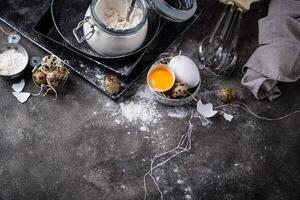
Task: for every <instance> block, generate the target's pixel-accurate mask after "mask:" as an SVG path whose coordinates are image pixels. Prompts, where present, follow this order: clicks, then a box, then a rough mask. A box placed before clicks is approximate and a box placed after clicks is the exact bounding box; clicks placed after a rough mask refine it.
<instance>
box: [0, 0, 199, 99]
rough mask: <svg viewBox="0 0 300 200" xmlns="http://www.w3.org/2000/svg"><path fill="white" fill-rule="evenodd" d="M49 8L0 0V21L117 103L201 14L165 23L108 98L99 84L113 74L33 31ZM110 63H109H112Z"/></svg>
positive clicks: (33, 0)
mask: <svg viewBox="0 0 300 200" xmlns="http://www.w3.org/2000/svg"><path fill="white" fill-rule="evenodd" d="M50 4H51V1H40V0H23V1H19V0H0V5H1V6H0V19H1V20H2V21H3V22H5V23H6V24H8V25H10V26H11V27H13V28H14V29H15V30H17V31H18V32H19V33H20V34H21V35H23V36H24V37H26V38H27V39H29V40H30V41H32V42H34V43H35V44H37V45H38V46H39V47H41V48H43V49H44V50H46V51H47V52H48V53H50V54H55V55H57V56H58V57H60V58H61V59H63V60H67V61H68V62H69V64H68V66H69V67H70V68H71V69H72V70H74V71H75V72H76V73H78V74H79V75H80V76H82V77H83V78H84V79H86V80H87V81H88V82H89V83H91V84H92V85H94V86H95V87H96V88H97V89H99V90H100V91H102V92H104V93H105V94H106V95H107V96H109V97H110V98H112V99H118V98H120V97H121V96H122V95H123V94H125V92H126V91H128V89H129V88H130V87H131V86H132V84H133V83H134V82H135V81H136V80H137V79H138V78H139V76H140V75H141V74H142V73H143V72H144V71H145V70H147V68H148V67H149V66H150V65H151V64H152V63H153V62H154V61H155V59H156V58H157V57H158V56H159V55H160V54H161V53H162V52H164V51H165V50H166V49H167V48H168V47H169V46H170V44H171V43H172V42H173V44H175V43H176V41H175V42H174V40H175V39H176V38H177V37H178V36H179V35H180V34H181V33H182V32H184V31H185V30H186V29H188V28H189V27H190V26H191V25H192V24H193V23H194V22H195V21H196V20H197V19H198V17H199V16H200V13H201V12H200V11H197V13H196V14H195V15H194V16H193V17H192V18H191V19H190V20H189V21H187V22H185V23H176V24H175V23H172V22H166V23H165V25H164V27H163V29H162V30H161V32H160V34H159V35H158V37H157V38H156V40H155V41H154V42H153V44H152V45H151V46H149V47H148V48H147V49H146V50H145V52H144V54H143V56H140V57H139V58H137V59H136V60H133V61H132V62H133V63H135V64H136V66H137V67H135V68H134V69H132V71H131V73H130V75H128V76H119V78H120V81H121V83H122V88H121V91H120V93H119V94H117V95H111V94H108V93H106V92H105V91H104V88H103V87H102V80H103V78H104V77H105V76H106V75H108V74H114V72H113V71H111V70H108V69H107V68H105V67H103V66H101V65H102V62H99V63H96V62H95V61H92V60H90V59H88V58H87V57H84V56H81V55H80V54H78V52H75V51H73V50H71V49H70V47H69V48H66V46H65V45H66V43H65V42H63V40H62V39H61V38H60V40H59V39H58V38H59V37H57V40H56V41H55V42H54V41H53V39H49V37H45V36H43V35H42V34H40V33H37V32H36V31H34V27H35V26H36V23H37V22H38V21H39V20H40V19H41V17H42V16H43V15H44V14H45V13H46V12H47V10H48V9H49V7H50ZM170 30H172V31H170ZM48 34H51V36H52V37H53V36H55V35H56V36H59V34H58V33H57V32H56V30H55V29H53V28H52V29H50V30H49V32H48ZM128 60H129V59H126V62H128ZM111 62H113V60H112V61H111ZM118 62H120V61H118ZM120 63H122V62H120ZM123 67H124V69H126V68H128V64H126V65H125V64H124V66H123Z"/></svg>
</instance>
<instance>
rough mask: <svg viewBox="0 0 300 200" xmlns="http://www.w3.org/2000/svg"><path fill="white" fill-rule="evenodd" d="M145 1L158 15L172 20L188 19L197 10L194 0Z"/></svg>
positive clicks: (181, 20)
mask: <svg viewBox="0 0 300 200" xmlns="http://www.w3.org/2000/svg"><path fill="white" fill-rule="evenodd" d="M147 2H148V4H149V5H150V7H151V8H152V9H154V10H155V11H156V12H157V13H158V14H159V15H160V16H162V17H163V18H165V19H167V20H169V21H174V22H184V21H186V20H188V19H189V18H191V17H192V16H193V15H194V14H195V12H196V10H197V2H196V0H147Z"/></svg>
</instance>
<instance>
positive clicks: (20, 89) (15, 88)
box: [12, 79, 25, 93]
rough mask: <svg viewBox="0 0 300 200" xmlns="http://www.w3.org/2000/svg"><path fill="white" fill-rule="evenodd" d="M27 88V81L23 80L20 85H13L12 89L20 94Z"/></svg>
mask: <svg viewBox="0 0 300 200" xmlns="http://www.w3.org/2000/svg"><path fill="white" fill-rule="evenodd" d="M24 87H25V80H24V79H22V80H21V81H20V82H19V83H15V84H13V85H12V89H13V90H14V91H15V92H17V93H20V92H22V91H23V89H24Z"/></svg>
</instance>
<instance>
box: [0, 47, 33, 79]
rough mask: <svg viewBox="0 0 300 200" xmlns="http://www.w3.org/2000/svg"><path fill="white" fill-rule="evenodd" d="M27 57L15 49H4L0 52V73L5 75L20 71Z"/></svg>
mask: <svg viewBox="0 0 300 200" xmlns="http://www.w3.org/2000/svg"><path fill="white" fill-rule="evenodd" d="M26 62H27V58H26V57H25V56H24V55H22V54H20V53H19V52H17V51H16V50H15V49H11V50H6V51H4V52H3V53H1V54H0V74H1V75H4V76H7V75H13V74H16V73H18V72H21V71H22V70H23V69H24V66H25V65H26Z"/></svg>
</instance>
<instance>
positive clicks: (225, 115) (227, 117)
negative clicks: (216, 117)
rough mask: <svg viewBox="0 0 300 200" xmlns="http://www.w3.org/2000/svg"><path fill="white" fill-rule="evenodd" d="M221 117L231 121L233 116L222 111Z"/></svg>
mask: <svg viewBox="0 0 300 200" xmlns="http://www.w3.org/2000/svg"><path fill="white" fill-rule="evenodd" d="M223 117H224V118H225V119H226V120H227V121H230V122H231V121H232V119H233V116H232V115H229V114H226V113H224V114H223Z"/></svg>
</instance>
